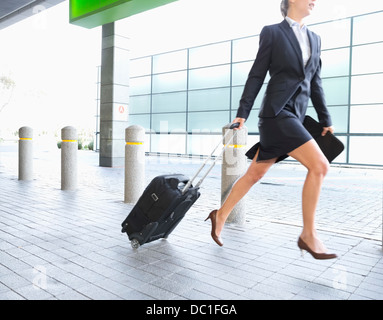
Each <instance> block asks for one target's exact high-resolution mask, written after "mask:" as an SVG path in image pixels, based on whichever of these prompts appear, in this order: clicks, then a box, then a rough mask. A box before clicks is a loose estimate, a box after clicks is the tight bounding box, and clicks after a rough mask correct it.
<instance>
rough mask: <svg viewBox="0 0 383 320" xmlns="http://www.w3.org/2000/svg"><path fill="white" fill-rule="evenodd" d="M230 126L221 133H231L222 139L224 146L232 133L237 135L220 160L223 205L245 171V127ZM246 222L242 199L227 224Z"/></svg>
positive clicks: (246, 131) (243, 200)
mask: <svg viewBox="0 0 383 320" xmlns="http://www.w3.org/2000/svg"><path fill="white" fill-rule="evenodd" d="M229 127H230V124H229V125H227V126H225V127H223V128H222V133H223V135H225V133H226V132H227V130H230V131H231V132H230V133H229V134H228V135H227V136H226V138H225V139H224V142H223V143H224V144H225V145H226V144H227V143H228V142H229V141H230V139H231V138H232V137H233V134H234V132H237V134H236V135H235V136H234V138H233V139H232V140H231V142H229V145H228V147H227V148H226V149H225V151H224V154H223V159H222V169H221V170H222V172H221V204H223V203H224V202H225V200H226V198H227V196H228V195H229V193H230V190H231V188H232V186H233V184H234V183H235V182H236V181H237V180H238V178H240V177H241V176H242V175H243V174H244V173H245V172H246V170H247V158H246V156H245V153H246V144H247V133H248V130H247V128H246V127H243V129H241V130H237V131H235V130H232V129H229ZM245 220H246V210H245V199H242V200H241V201H239V202H238V204H237V205H236V206H235V207H234V209H233V211H232V212H231V213H230V215H229V217H228V219H227V222H228V223H235V224H244V223H245Z"/></svg>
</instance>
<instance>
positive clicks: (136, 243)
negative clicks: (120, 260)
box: [130, 239, 140, 249]
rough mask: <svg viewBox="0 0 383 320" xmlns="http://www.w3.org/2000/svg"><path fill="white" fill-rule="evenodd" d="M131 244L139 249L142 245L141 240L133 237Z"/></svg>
mask: <svg viewBox="0 0 383 320" xmlns="http://www.w3.org/2000/svg"><path fill="white" fill-rule="evenodd" d="M130 245H131V246H132V248H133V249H138V248H139V247H140V242H139V241H138V240H137V239H133V240H132V241H131V242H130Z"/></svg>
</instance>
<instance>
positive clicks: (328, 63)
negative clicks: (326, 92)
mask: <svg viewBox="0 0 383 320" xmlns="http://www.w3.org/2000/svg"><path fill="white" fill-rule="evenodd" d="M349 68H350V49H349V48H346V49H337V50H328V51H322V73H321V76H322V77H323V78H325V77H336V76H347V75H349V73H350V70H349Z"/></svg>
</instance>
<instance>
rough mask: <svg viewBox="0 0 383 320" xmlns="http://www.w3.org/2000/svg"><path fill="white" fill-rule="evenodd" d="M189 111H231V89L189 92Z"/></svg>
mask: <svg viewBox="0 0 383 320" xmlns="http://www.w3.org/2000/svg"><path fill="white" fill-rule="evenodd" d="M188 108H189V111H207V110H225V109H230V88H222V89H210V90H197V91H189V107H188Z"/></svg>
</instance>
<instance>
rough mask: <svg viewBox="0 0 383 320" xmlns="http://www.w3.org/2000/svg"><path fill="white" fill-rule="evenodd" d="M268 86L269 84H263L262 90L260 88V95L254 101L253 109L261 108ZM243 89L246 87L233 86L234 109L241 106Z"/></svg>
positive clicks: (232, 103)
mask: <svg viewBox="0 0 383 320" xmlns="http://www.w3.org/2000/svg"><path fill="white" fill-rule="evenodd" d="M266 87H267V84H263V86H262V88H261V90H259V93H258V96H257V98H256V99H255V101H254V105H253V110H254V109H256V108H257V109H259V108H260V107H261V104H262V100H263V96H264V95H265V92H266ZM243 89H244V87H233V89H232V102H231V105H232V109H233V110H234V109H235V110H237V109H238V107H239V102H240V100H241V97H242V93H243ZM252 112H253V111H252Z"/></svg>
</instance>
